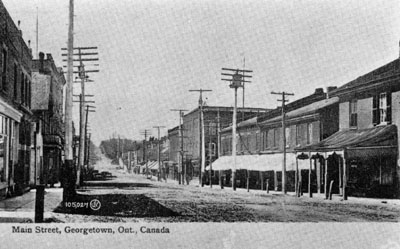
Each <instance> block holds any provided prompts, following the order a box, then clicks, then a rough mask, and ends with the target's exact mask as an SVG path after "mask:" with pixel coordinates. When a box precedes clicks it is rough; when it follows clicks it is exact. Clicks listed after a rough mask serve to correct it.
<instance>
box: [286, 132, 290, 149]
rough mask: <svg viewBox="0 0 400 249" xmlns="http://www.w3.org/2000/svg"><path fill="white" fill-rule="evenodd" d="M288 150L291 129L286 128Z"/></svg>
mask: <svg viewBox="0 0 400 249" xmlns="http://www.w3.org/2000/svg"><path fill="white" fill-rule="evenodd" d="M285 140H286V148H289V147H290V127H285Z"/></svg>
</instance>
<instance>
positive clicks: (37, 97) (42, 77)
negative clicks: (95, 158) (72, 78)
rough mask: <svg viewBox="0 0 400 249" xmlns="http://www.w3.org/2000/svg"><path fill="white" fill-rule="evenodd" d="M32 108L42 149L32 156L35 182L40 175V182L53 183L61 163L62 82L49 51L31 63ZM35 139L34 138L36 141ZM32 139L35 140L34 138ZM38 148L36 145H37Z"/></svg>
mask: <svg viewBox="0 0 400 249" xmlns="http://www.w3.org/2000/svg"><path fill="white" fill-rule="evenodd" d="M32 71H33V72H32V93H33V95H32V111H33V113H34V114H35V117H36V120H37V121H36V122H37V125H38V128H37V129H36V132H37V133H38V135H39V136H41V138H38V139H39V140H41V141H42V148H37V150H38V153H36V155H35V156H34V164H35V165H42V166H43V168H42V172H40V171H39V169H40V168H41V167H40V166H39V167H36V172H35V173H36V174H35V175H36V178H35V182H37V181H38V178H39V176H42V178H41V179H42V180H43V181H42V183H44V184H47V183H48V184H50V185H52V184H54V183H57V182H58V181H59V172H60V168H61V165H62V155H63V144H64V143H63V141H64V122H63V89H64V85H65V83H66V81H65V77H64V73H63V70H62V68H59V67H56V65H55V63H54V60H53V58H52V56H51V54H47V55H46V58H44V54H43V53H40V54H39V59H38V60H33V65H32ZM38 139H37V140H38ZM37 140H36V141H37ZM37 147H40V146H37Z"/></svg>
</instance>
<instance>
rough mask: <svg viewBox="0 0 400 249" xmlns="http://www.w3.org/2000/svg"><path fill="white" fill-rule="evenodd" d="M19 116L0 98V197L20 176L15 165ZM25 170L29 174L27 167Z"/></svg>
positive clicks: (11, 190)
mask: <svg viewBox="0 0 400 249" xmlns="http://www.w3.org/2000/svg"><path fill="white" fill-rule="evenodd" d="M21 117H22V114H21V113H20V112H18V111H17V110H15V109H14V108H12V107H11V106H9V105H8V104H7V103H5V102H3V101H1V100H0V198H4V197H5V196H6V195H11V194H12V193H13V192H14V188H15V184H16V182H17V181H18V180H19V177H21V176H20V175H18V167H17V165H18V135H19V132H18V131H19V122H20V120H21ZM27 171H28V172H27V174H28V175H29V168H28V169H27ZM22 177H24V176H22Z"/></svg>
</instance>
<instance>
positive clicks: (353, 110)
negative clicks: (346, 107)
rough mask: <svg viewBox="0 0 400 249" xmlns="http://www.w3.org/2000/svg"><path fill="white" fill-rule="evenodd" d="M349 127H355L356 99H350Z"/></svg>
mask: <svg viewBox="0 0 400 249" xmlns="http://www.w3.org/2000/svg"><path fill="white" fill-rule="evenodd" d="M350 127H357V100H356V99H353V100H351V101H350Z"/></svg>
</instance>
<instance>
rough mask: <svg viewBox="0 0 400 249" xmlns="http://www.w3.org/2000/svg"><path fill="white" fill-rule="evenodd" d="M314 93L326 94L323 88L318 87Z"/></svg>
mask: <svg viewBox="0 0 400 249" xmlns="http://www.w3.org/2000/svg"><path fill="white" fill-rule="evenodd" d="M314 94H318V95H320V94H324V89H323V88H316V89H315V93H314Z"/></svg>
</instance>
